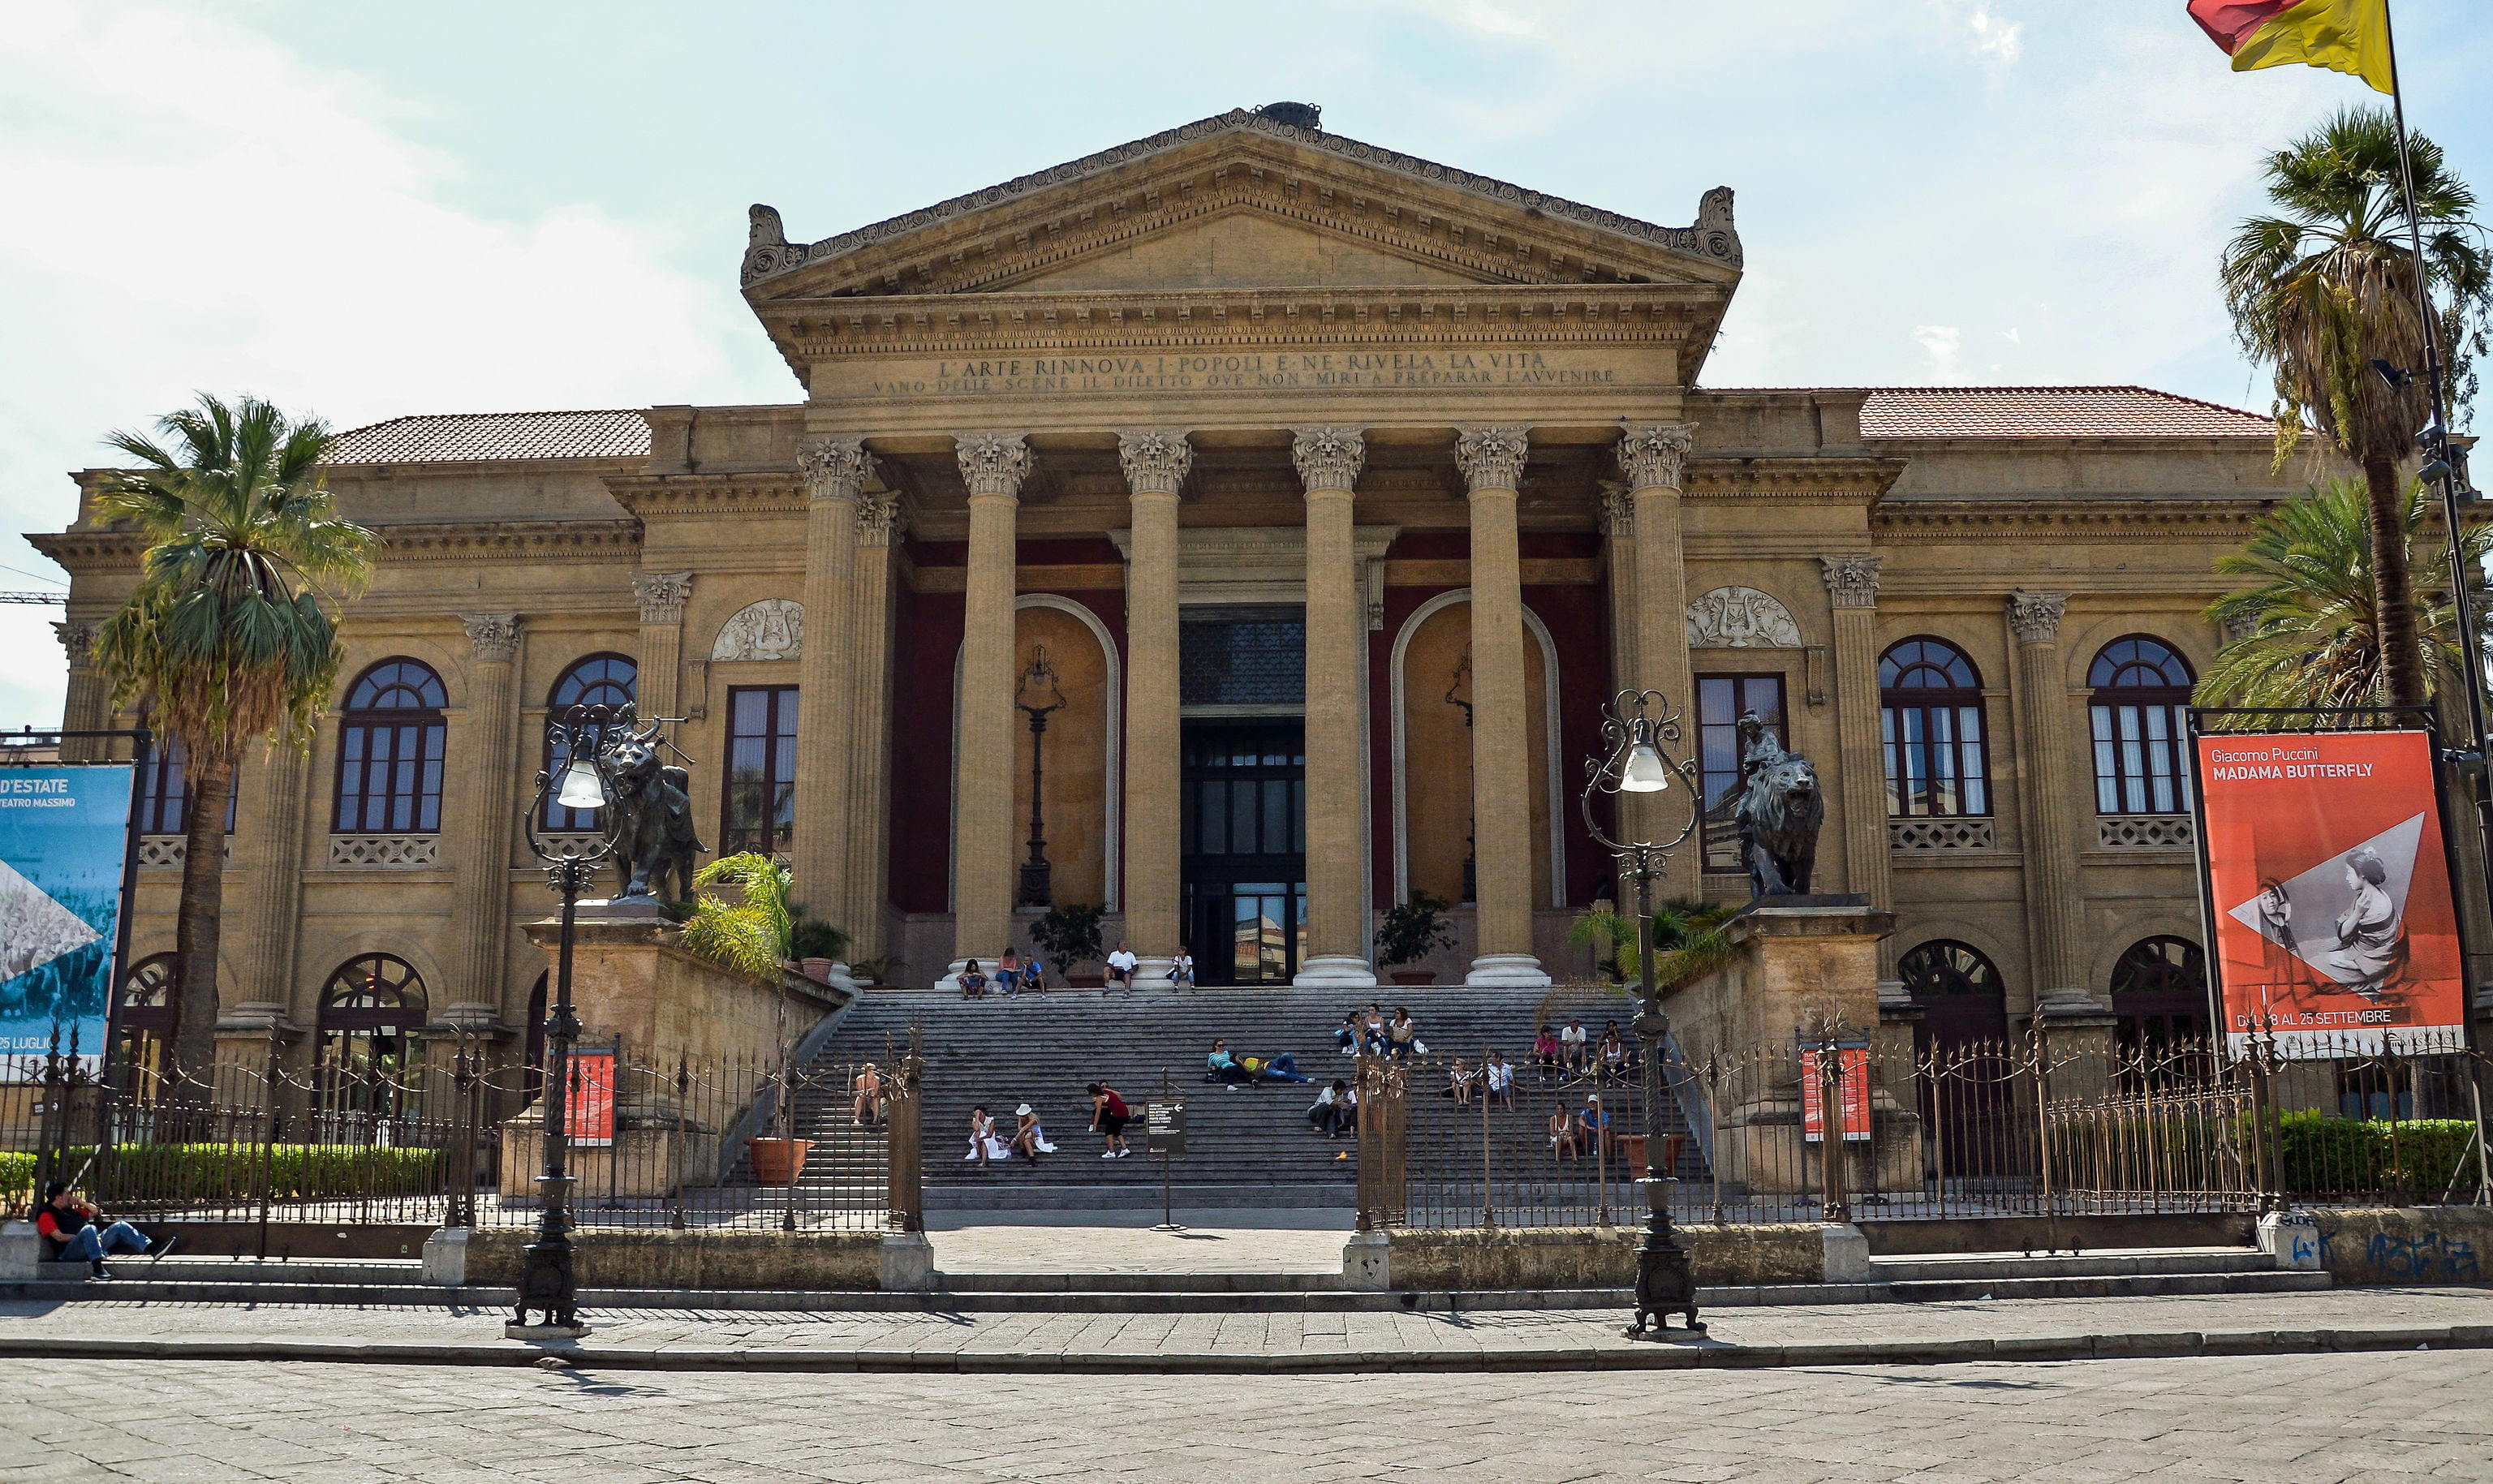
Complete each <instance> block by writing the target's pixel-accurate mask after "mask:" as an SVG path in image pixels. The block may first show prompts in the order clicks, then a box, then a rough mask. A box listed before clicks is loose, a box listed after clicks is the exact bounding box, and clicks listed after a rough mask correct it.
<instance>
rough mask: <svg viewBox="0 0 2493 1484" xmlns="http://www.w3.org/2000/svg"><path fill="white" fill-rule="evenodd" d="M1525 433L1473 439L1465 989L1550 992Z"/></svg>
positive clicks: (1460, 450)
mask: <svg viewBox="0 0 2493 1484" xmlns="http://www.w3.org/2000/svg"><path fill="white" fill-rule="evenodd" d="M1525 445H1526V436H1525V430H1523V429H1520V428H1474V429H1467V430H1464V432H1463V433H1462V435H1461V437H1460V438H1459V439H1458V440H1457V442H1456V444H1455V460H1456V462H1457V464H1459V465H1460V466H1461V468H1462V472H1463V477H1464V480H1465V482H1466V483H1468V484H1469V485H1470V487H1471V528H1472V529H1471V535H1472V559H1471V579H1472V601H1471V609H1472V728H1471V732H1472V821H1473V829H1474V832H1475V837H1476V839H1477V841H1478V843H1479V848H1478V850H1477V851H1476V855H1477V859H1478V872H1477V893H1476V917H1475V922H1476V925H1477V938H1478V942H1477V951H1476V954H1475V957H1474V958H1473V960H1472V966H1471V972H1470V973H1469V974H1468V975H1466V976H1465V982H1467V983H1471V984H1517V985H1537V984H1547V983H1548V982H1549V976H1548V975H1547V974H1546V973H1544V972H1542V970H1541V961H1540V960H1539V959H1538V958H1537V957H1535V956H1534V954H1533V951H1532V897H1533V891H1532V865H1533V861H1532V792H1531V789H1532V747H1531V733H1530V731H1529V729H1528V727H1529V723H1528V720H1527V718H1526V716H1525V713H1524V695H1525V690H1526V687H1525V683H1524V682H1525V669H1524V655H1523V566H1522V554H1521V551H1520V549H1519V540H1518V537H1517V530H1516V519H1515V505H1516V490H1517V487H1518V486H1519V485H1520V484H1521V483H1522V477H1523V460H1524V454H1525Z"/></svg>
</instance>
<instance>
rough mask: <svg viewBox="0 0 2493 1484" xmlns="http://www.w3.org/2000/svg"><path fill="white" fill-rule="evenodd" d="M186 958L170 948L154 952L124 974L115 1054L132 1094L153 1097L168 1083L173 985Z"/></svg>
mask: <svg viewBox="0 0 2493 1484" xmlns="http://www.w3.org/2000/svg"><path fill="white" fill-rule="evenodd" d="M180 963H181V961H180V960H178V959H176V958H174V957H173V956H172V955H171V954H169V953H159V954H151V955H149V956H148V957H146V958H143V959H141V960H139V961H138V962H137V963H135V964H134V965H131V966H130V972H129V973H127V974H125V975H123V976H122V980H121V1007H120V1009H119V1010H118V1011H117V1012H116V1014H115V1022H116V1024H118V1025H119V1027H120V1036H121V1044H120V1046H119V1047H118V1048H117V1049H116V1050H115V1052H114V1054H113V1056H114V1060H115V1061H116V1062H117V1063H118V1064H119V1066H120V1067H121V1068H122V1071H121V1073H120V1077H121V1083H120V1084H121V1085H122V1086H123V1087H126V1088H128V1089H129V1092H130V1095H131V1096H132V1097H135V1098H137V1099H139V1100H140V1101H142V1102H148V1101H153V1100H154V1099H155V1097H156V1096H157V1094H158V1093H160V1092H161V1091H162V1090H163V1088H164V1083H165V1068H166V1067H168V1066H169V1065H171V1053H172V1048H173V1015H174V1010H175V1006H174V1000H173V986H174V985H175V984H176V983H177V982H179V980H178V975H177V974H176V969H177V968H178V967H179V965H180Z"/></svg>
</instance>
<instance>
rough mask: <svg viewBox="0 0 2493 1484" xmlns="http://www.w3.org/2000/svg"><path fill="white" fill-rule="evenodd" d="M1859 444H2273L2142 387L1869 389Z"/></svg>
mask: <svg viewBox="0 0 2493 1484" xmlns="http://www.w3.org/2000/svg"><path fill="white" fill-rule="evenodd" d="M1861 435H1862V436H1863V437H1865V438H2273V437H2275V436H2276V425H2275V424H2274V423H2272V422H2270V421H2268V419H2267V418H2264V417H2261V416H2260V415H2258V414H2257V413H2254V412H2243V411H2240V410H2238V409H2237V408H2234V407H2226V406H2220V405H2218V404H2217V403H2215V402H2211V401H2199V400H2198V399H2196V398H2192V397H2177V396H2175V395H2174V394H2173V393H2171V392H2158V391H2155V390H2153V389H2151V388H2148V387H2143V386H1897V387H1873V388H1871V389H1870V398H1869V401H1865V402H1863V403H1862V404H1861Z"/></svg>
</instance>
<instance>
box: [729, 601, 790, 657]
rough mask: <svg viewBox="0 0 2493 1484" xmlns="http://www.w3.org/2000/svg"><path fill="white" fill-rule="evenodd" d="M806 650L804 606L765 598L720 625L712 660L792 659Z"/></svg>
mask: <svg viewBox="0 0 2493 1484" xmlns="http://www.w3.org/2000/svg"><path fill="white" fill-rule="evenodd" d="M804 652H805V606H804V605H803V604H801V603H797V602H796V601H795V600H793V599H789V598H765V599H763V600H762V601H761V602H759V603H756V604H754V605H752V606H751V607H749V608H745V609H743V610H742V611H740V612H738V613H737V614H736V616H735V617H733V618H731V619H729V620H728V621H727V622H726V623H723V624H721V625H719V630H718V641H717V642H716V643H714V644H712V645H710V649H709V657H710V658H711V659H713V660H794V659H796V658H797V657H798V656H800V655H802V654H803V653H804Z"/></svg>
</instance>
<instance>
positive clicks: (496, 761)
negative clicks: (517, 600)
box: [436, 613, 535, 1028]
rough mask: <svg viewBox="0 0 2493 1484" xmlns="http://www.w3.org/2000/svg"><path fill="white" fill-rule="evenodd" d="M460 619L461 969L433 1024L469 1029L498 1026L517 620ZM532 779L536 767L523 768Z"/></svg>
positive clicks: (516, 746)
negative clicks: (463, 680) (463, 718)
mask: <svg viewBox="0 0 2493 1484" xmlns="http://www.w3.org/2000/svg"><path fill="white" fill-rule="evenodd" d="M465 622H466V626H467V639H468V642H469V644H470V645H471V646H472V647H473V650H474V656H475V663H474V664H473V665H471V666H470V667H469V668H468V671H467V725H466V737H465V738H463V739H462V745H461V748H460V751H461V752H462V753H463V754H464V755H465V758H466V761H465V763H464V764H463V765H462V767H461V769H460V771H461V772H462V773H463V774H464V775H465V776H466V779H467V781H468V785H469V787H466V788H463V789H460V790H458V792H457V793H456V794H454V795H453V796H454V797H455V798H459V799H464V800H466V804H465V806H464V809H463V810H462V813H464V815H465V816H466V817H465V818H464V819H462V820H459V821H457V822H456V823H455V824H454V825H453V827H452V829H451V831H450V832H449V833H450V834H451V836H452V839H453V841H454V845H453V848H454V850H455V851H456V852H457V853H456V855H455V857H454V859H455V860H456V862H457V864H456V866H455V867H454V868H453V870H454V875H455V876H456V878H457V882H458V884H457V886H456V887H455V888H454V890H456V891H457V893H458V901H459V904H460V910H459V937H458V955H459V958H458V968H457V970H456V972H455V974H454V977H453V981H452V983H451V985H450V993H449V994H448V995H447V996H445V997H446V999H447V1001H448V1003H447V1004H445V1005H441V1006H439V1007H438V1008H437V1011H436V1016H437V1019H439V1020H442V1021H446V1022H449V1023H452V1024H463V1025H467V1026H469V1027H471V1028H482V1027H486V1026H491V1025H495V1024H498V1023H499V1022H500V1019H501V1012H502V971H503V965H504V962H505V958H506V954H507V951H508V948H509V938H510V934H511V847H512V831H513V830H514V829H515V828H516V827H517V825H518V820H517V818H516V817H515V815H514V811H515V810H517V809H518V808H520V807H522V805H521V804H520V802H519V801H518V795H517V791H516V789H515V788H514V787H513V781H514V780H515V779H517V778H519V777H520V776H521V774H522V772H523V771H524V770H523V767H522V763H521V758H520V738H519V729H520V697H519V689H518V686H519V666H518V663H517V661H518V659H519V650H520V615H518V614H517V613H470V614H467V615H466V619H465ZM525 771H526V773H527V774H528V776H531V777H533V776H534V773H535V770H534V768H533V767H528V768H526V770H525Z"/></svg>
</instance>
